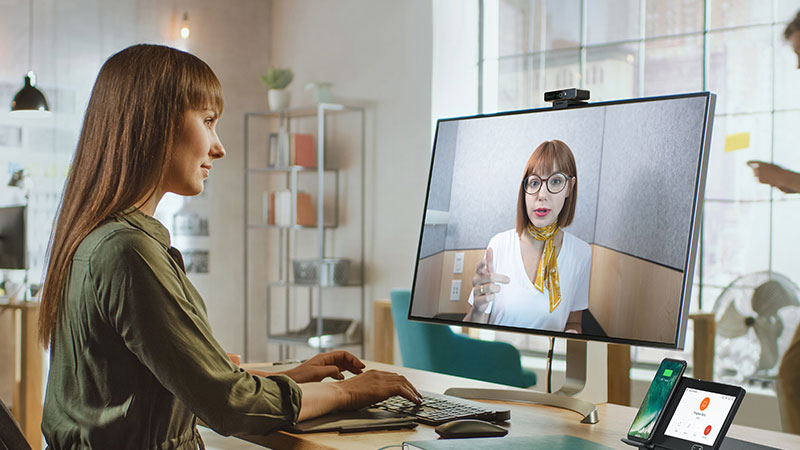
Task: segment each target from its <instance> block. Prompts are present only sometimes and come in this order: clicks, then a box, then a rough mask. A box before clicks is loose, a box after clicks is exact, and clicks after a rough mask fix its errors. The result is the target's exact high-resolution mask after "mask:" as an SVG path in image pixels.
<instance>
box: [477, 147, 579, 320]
mask: <svg viewBox="0 0 800 450" xmlns="http://www.w3.org/2000/svg"><path fill="white" fill-rule="evenodd" d="M577 196H578V174H577V169H576V167H575V158H574V156H573V155H572V151H571V150H570V148H569V147H568V146H567V144H565V143H563V142H561V141H558V140H552V141H545V142H543V143H542V144H541V145H539V146H538V147H537V148H536V150H534V151H533V154H531V157H530V158H529V159H528V163H527V165H526V166H525V174H524V177H523V178H522V182H521V183H520V189H519V195H518V199H517V226H516V228H514V229H511V230H508V231H504V232H502V233H499V234H497V235H495V236H494V237H493V238H492V239H491V240H490V241H489V247H488V248H487V249H486V255H485V256H484V258H483V259H482V260H481V262H480V263H479V264H478V267H477V268H476V270H475V276H474V277H473V279H472V285H473V289H472V292H471V293H470V297H469V300H468V301H469V304H470V309H469V312H468V313H467V315H466V317H464V320H465V321H470V322H480V323H490V324H494V325H505V326H512V327H519V328H534V329H538V330H551V331H565V332H567V333H581V332H582V330H581V313H582V311H583V310H584V309H586V308H588V306H589V273H590V269H591V266H592V250H591V248H590V247H589V244H587V243H586V242H584V241H583V240H581V239H580V238H578V237H576V236H575V235H573V234H571V233H568V232H566V231H564V230H563V229H562V228H564V227H566V226H568V225H569V224H570V223H572V218H573V216H574V215H575V206H576V200H577Z"/></svg>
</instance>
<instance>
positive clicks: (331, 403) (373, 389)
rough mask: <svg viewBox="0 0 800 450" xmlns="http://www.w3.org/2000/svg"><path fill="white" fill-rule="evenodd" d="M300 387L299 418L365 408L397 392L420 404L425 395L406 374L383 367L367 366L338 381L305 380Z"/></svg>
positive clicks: (310, 417) (306, 418)
mask: <svg viewBox="0 0 800 450" xmlns="http://www.w3.org/2000/svg"><path fill="white" fill-rule="evenodd" d="M300 389H301V390H302V391H303V397H302V402H301V404H300V413H299V414H298V417H297V420H298V421H299V422H302V421H303V420H308V419H312V418H314V417H319V416H321V415H323V414H327V413H329V412H331V411H337V410H341V409H358V408H362V407H364V406H369V405H372V404H373V403H376V402H379V401H381V400H386V399H387V398H389V397H392V396H395V395H401V396H403V397H405V398H407V399H408V400H410V401H412V402H414V403H417V404H419V403H421V402H422V396H421V395H420V393H419V392H417V390H416V389H414V386H412V385H411V383H409V382H408V380H406V377H404V376H402V375H398V374H396V373H391V372H384V371H382V370H368V371H366V372H364V373H361V374H359V375H356V376H354V377H350V378H348V379H346V380H344V381H338V382H335V383H303V384H301V385H300Z"/></svg>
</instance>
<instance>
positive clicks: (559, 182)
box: [522, 172, 573, 195]
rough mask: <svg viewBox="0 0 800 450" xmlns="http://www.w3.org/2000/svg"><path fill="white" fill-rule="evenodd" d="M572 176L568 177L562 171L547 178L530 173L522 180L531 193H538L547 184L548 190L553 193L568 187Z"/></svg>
mask: <svg viewBox="0 0 800 450" xmlns="http://www.w3.org/2000/svg"><path fill="white" fill-rule="evenodd" d="M571 178H573V177H568V176H567V175H565V174H563V173H561V172H556V173H554V174H552V175H550V176H549V177H547V178H545V179H542V178H540V177H539V176H538V175H530V176H528V177H526V178H525V179H524V180H522V186H523V187H524V188H525V192H527V193H528V194H531V195H533V194H538V193H539V190H540V189H541V188H542V185H547V190H548V192H550V193H551V194H558V193H559V192H561V191H563V190H564V188H565V187H567V182H568V181H569V180H570V179H571Z"/></svg>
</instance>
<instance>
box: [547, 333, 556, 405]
mask: <svg viewBox="0 0 800 450" xmlns="http://www.w3.org/2000/svg"><path fill="white" fill-rule="evenodd" d="M549 339H550V349H549V350H547V369H546V375H545V376H546V377H547V393H548V394H550V393H552V392H553V389H552V386H551V385H550V379H551V378H552V375H553V348H554V347H555V342H556V338H554V337H551V338H549Z"/></svg>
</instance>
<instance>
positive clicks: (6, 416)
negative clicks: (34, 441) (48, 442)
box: [0, 400, 31, 450]
mask: <svg viewBox="0 0 800 450" xmlns="http://www.w3.org/2000/svg"><path fill="white" fill-rule="evenodd" d="M0 449H3V450H31V446H30V445H28V441H26V440H25V435H24V434H22V430H21V429H20V427H19V424H18V423H17V421H16V420H14V416H12V415H11V411H9V410H8V408H7V407H6V405H5V403H3V402H2V401H1V400H0Z"/></svg>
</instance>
